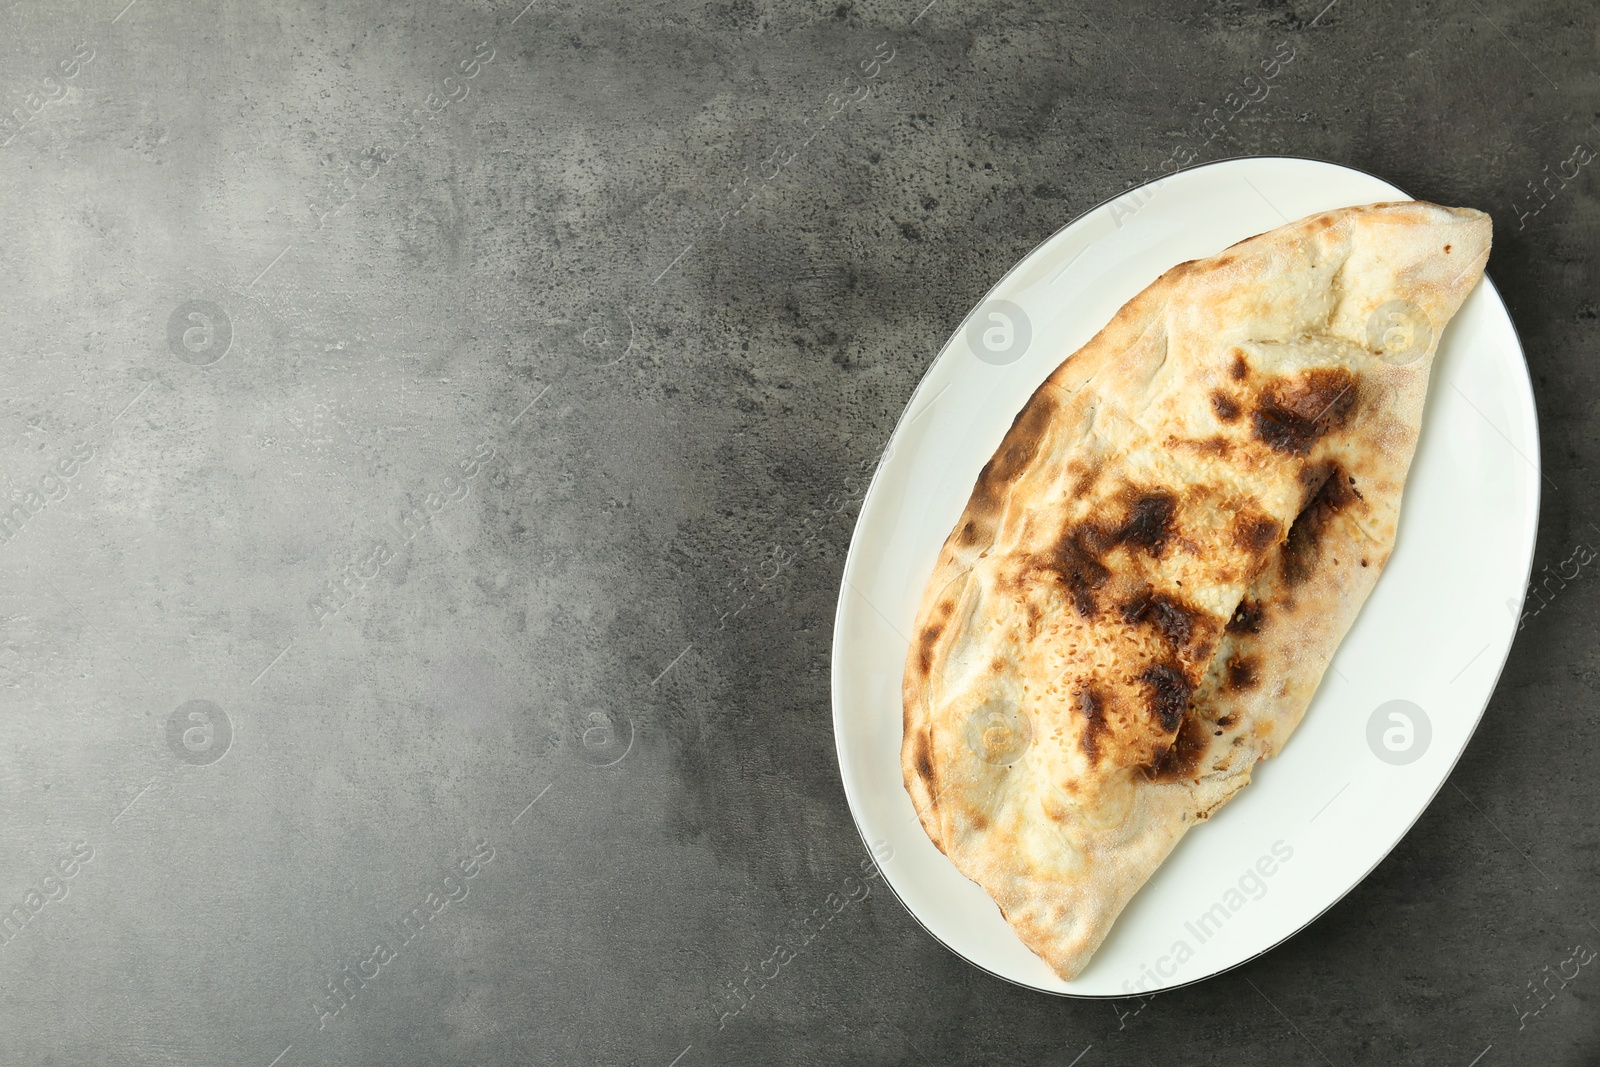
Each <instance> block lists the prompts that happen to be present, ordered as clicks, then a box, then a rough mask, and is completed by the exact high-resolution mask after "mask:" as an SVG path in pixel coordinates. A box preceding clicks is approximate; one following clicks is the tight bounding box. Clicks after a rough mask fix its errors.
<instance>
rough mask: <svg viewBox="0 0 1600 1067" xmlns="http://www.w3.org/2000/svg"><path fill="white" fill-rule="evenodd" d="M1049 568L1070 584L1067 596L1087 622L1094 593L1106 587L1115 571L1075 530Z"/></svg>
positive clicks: (1064, 542)
mask: <svg viewBox="0 0 1600 1067" xmlns="http://www.w3.org/2000/svg"><path fill="white" fill-rule="evenodd" d="M1049 566H1050V567H1051V569H1053V570H1054V571H1055V572H1056V573H1057V574H1059V575H1060V576H1061V580H1062V581H1064V582H1065V583H1066V585H1067V595H1068V596H1070V597H1071V598H1072V606H1073V607H1074V608H1076V609H1077V612H1078V614H1079V615H1082V616H1083V617H1084V618H1086V619H1087V618H1090V617H1092V616H1093V615H1094V609H1095V604H1094V591H1095V590H1096V589H1098V588H1100V586H1102V585H1104V584H1105V581H1106V579H1107V578H1109V577H1111V572H1110V571H1109V570H1107V569H1106V567H1105V565H1104V564H1103V563H1101V562H1100V560H1099V559H1097V558H1096V554H1095V553H1094V552H1092V551H1090V549H1089V548H1088V547H1087V546H1086V545H1084V543H1083V534H1082V533H1081V532H1077V531H1074V532H1072V533H1069V534H1067V536H1065V537H1063V538H1062V539H1061V541H1060V542H1059V543H1058V544H1057V545H1056V551H1055V557H1054V558H1053V559H1051V560H1050V561H1049Z"/></svg>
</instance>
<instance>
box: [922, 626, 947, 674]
mask: <svg viewBox="0 0 1600 1067" xmlns="http://www.w3.org/2000/svg"><path fill="white" fill-rule="evenodd" d="M943 629H944V628H943V627H942V626H938V625H933V626H928V627H926V628H924V629H923V631H922V632H921V633H920V634H918V635H917V666H918V667H919V668H920V669H921V670H922V673H923V674H927V673H928V670H929V669H930V668H931V667H932V666H933V646H934V645H936V644H938V643H939V634H940V632H941V631H942V630H943Z"/></svg>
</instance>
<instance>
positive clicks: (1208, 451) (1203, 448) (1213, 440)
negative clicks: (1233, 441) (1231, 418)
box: [1167, 437, 1229, 456]
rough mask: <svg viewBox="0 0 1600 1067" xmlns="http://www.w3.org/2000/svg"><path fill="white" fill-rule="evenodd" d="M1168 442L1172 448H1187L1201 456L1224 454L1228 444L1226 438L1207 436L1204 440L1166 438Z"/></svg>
mask: <svg viewBox="0 0 1600 1067" xmlns="http://www.w3.org/2000/svg"><path fill="white" fill-rule="evenodd" d="M1167 440H1168V444H1169V445H1170V446H1171V447H1174V448H1187V449H1189V450H1190V451H1193V452H1198V453H1200V454H1201V455H1203V456H1225V455H1227V454H1228V450H1229V444H1228V441H1227V439H1226V438H1222V437H1207V438H1205V439H1204V440H1199V441H1195V440H1187V441H1186V440H1182V439H1179V438H1168V439H1167Z"/></svg>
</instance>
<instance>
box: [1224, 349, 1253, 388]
mask: <svg viewBox="0 0 1600 1067" xmlns="http://www.w3.org/2000/svg"><path fill="white" fill-rule="evenodd" d="M1249 373H1250V364H1248V363H1246V362H1245V359H1244V350H1243V349H1240V348H1235V349H1234V350H1233V364H1232V365H1231V366H1229V367H1228V375H1229V376H1230V377H1231V378H1232V379H1233V380H1234V381H1236V382H1242V381H1244V380H1245V378H1246V376H1248V375H1249Z"/></svg>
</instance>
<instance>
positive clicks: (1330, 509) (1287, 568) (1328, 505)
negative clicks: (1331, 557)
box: [1280, 464, 1354, 585]
mask: <svg viewBox="0 0 1600 1067" xmlns="http://www.w3.org/2000/svg"><path fill="white" fill-rule="evenodd" d="M1352 499H1354V496H1353V494H1352V493H1351V492H1350V487H1349V486H1348V485H1346V484H1345V479H1344V474H1343V472H1341V471H1340V470H1339V468H1338V467H1336V466H1333V465H1331V464H1330V465H1329V468H1328V475H1327V477H1326V478H1324V479H1323V481H1322V484H1321V485H1320V486H1318V487H1317V490H1316V492H1314V493H1313V494H1312V495H1311V498H1310V499H1309V500H1308V501H1307V502H1306V505H1305V507H1303V508H1302V509H1301V510H1300V514H1299V515H1298V516H1297V517H1296V518H1295V520H1294V525H1293V526H1291V527H1289V537H1288V539H1287V540H1285V541H1284V543H1283V553H1282V555H1281V556H1280V560H1281V569H1282V573H1283V580H1284V581H1285V582H1287V583H1288V584H1290V585H1299V584H1300V583H1301V582H1303V581H1305V580H1306V579H1307V578H1308V577H1310V576H1311V572H1312V570H1313V568H1314V567H1315V566H1316V563H1317V558H1318V556H1319V555H1320V554H1321V547H1322V535H1323V534H1324V533H1325V532H1326V531H1327V528H1328V524H1329V523H1331V522H1332V521H1333V519H1334V516H1336V515H1337V514H1338V513H1339V512H1340V511H1342V510H1343V509H1344V508H1345V506H1346V505H1348V504H1349V503H1350V501H1351V500H1352Z"/></svg>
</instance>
